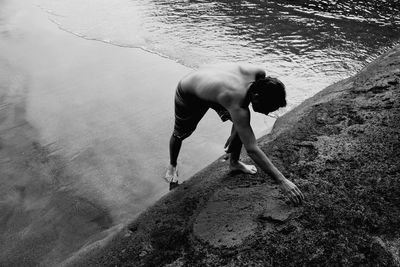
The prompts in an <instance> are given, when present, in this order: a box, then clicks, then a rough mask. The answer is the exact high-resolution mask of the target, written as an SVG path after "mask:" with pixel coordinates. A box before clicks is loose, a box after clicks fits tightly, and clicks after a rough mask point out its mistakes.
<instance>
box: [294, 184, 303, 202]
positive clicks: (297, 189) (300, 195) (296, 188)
mask: <svg viewBox="0 0 400 267" xmlns="http://www.w3.org/2000/svg"><path fill="white" fill-rule="evenodd" d="M294 191H295V192H296V194H297V195H298V196H299V199H300V201H303V200H304V195H303V193H302V192H301V191H300V189H299V188H298V187H295V188H294Z"/></svg>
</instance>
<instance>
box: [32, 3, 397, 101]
mask: <svg viewBox="0 0 400 267" xmlns="http://www.w3.org/2000/svg"><path fill="white" fill-rule="evenodd" d="M395 2H396V1H379V2H376V1H369V0H367V1H357V2H348V3H347V2H340V3H337V1H328V0H326V1H314V0H309V1H268V2H266V1H259V0H253V1H225V0H219V1H205V0H203V1H184V0H174V1H152V0H132V1H127V0H122V1H117V0H110V1H106V0H98V1H96V0H88V1H85V2H84V3H82V2H81V1H78V0H71V1H62V0H53V1H49V0H38V3H39V5H40V6H41V7H42V8H43V9H44V10H46V11H47V12H48V13H49V18H50V19H51V20H52V21H54V22H55V23H57V24H58V25H59V26H60V27H61V28H62V29H64V30H68V31H70V32H73V33H74V34H76V35H79V36H81V37H83V38H88V39H95V40H100V41H103V42H107V43H111V44H115V45H120V46H126V47H140V48H143V49H145V50H147V51H152V52H154V53H158V54H160V55H163V56H166V57H169V58H171V59H173V60H176V61H177V62H180V63H182V64H184V65H186V66H189V67H193V68H196V67H198V66H199V65H202V64H206V63H215V62H221V61H246V62H251V63H255V64H260V65H263V66H265V68H266V70H267V71H268V72H269V73H270V74H272V75H275V76H279V77H280V78H281V79H282V80H283V81H284V82H285V83H286V84H287V88H288V90H289V94H288V95H289V105H290V106H295V105H297V104H299V103H300V102H301V101H303V100H304V99H305V98H307V97H309V96H311V95H313V94H314V93H316V92H317V91H318V90H320V89H322V88H324V87H326V86H328V85H329V84H332V83H333V82H336V81H338V80H340V79H343V78H345V77H348V76H350V75H351V74H353V73H355V72H356V71H357V70H359V69H360V68H362V67H363V66H364V65H365V63H367V62H369V61H371V60H372V59H373V58H374V57H376V56H377V55H378V54H379V53H380V52H381V50H382V49H385V48H387V47H391V46H393V45H394V43H395V42H397V41H398V39H399V32H400V31H399V30H398V29H397V28H398V27H397V26H398V25H400V18H399V16H397V15H398V13H399V7H398V5H396V4H395Z"/></svg>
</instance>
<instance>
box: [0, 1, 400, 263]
mask: <svg viewBox="0 0 400 267" xmlns="http://www.w3.org/2000/svg"><path fill="white" fill-rule="evenodd" d="M4 3H9V5H6V7H7V8H6V9H3V6H2V5H4ZM11 3H12V4H11ZM30 4H32V5H33V8H25V6H28V5H30ZM10 6H11V7H10ZM399 9H400V5H399V2H398V1H254V0H253V1H234V0H233V1H222V0H221V1H191V0H186V1H183V0H182V1H161V0H159V1H150V0H130V1H128V0H85V1H78V0H68V1H65V0H63V1H62V0H32V1H23V0H21V1H19V0H13V1H6V0H3V1H0V79H1V81H2V82H1V83H0V89H2V87H1V86H4V84H11V85H10V86H9V87H10V88H13V90H14V91H15V92H14V94H15V95H14V96H13V99H14V100H13V101H17V100H18V99H22V100H21V101H22V104H23V105H20V106H18V105H17V106H18V108H15V110H14V109H9V110H10V111H9V112H11V113H12V114H13V119H14V121H12V120H10V121H6V124H4V123H3V122H2V120H3V118H2V120H0V133H1V136H2V138H3V137H4V132H5V130H8V129H9V127H11V126H13V125H12V123H24V119H25V117H26V119H27V121H28V122H29V123H30V124H31V125H32V126H33V127H32V128H34V129H35V134H34V137H35V138H37V139H38V140H39V141H40V143H41V144H42V145H45V146H46V147H48V148H49V149H50V151H53V153H54V154H55V155H58V156H60V157H61V158H60V161H61V162H63V163H60V164H66V165H67V166H70V169H72V173H70V171H71V170H65V172H66V173H67V174H65V175H63V176H62V177H63V180H62V181H56V182H55V181H53V180H51V177H52V176H51V175H50V174H49V175H47V176H45V177H39V178H37V177H35V176H34V174H35V173H36V171H37V170H36V169H35V168H34V167H31V168H30V169H29V171H30V173H33V174H32V177H34V178H32V177H29V176H27V175H26V174H25V176H23V177H17V176H18V175H15V177H13V176H9V178H8V179H3V177H2V184H1V186H0V189H1V191H0V192H2V196H1V198H0V211H1V213H0V214H1V215H0V223H1V224H0V230H1V231H2V233H3V234H2V236H1V237H2V238H1V239H0V244H1V245H4V244H8V247H9V248H8V249H7V250H3V251H2V252H1V253H0V263H1V262H2V261H1V260H3V258H2V257H3V256H4V255H7V257H9V256H10V255H12V253H13V251H15V255H12V256H13V259H14V260H15V261H18V260H20V258H21V259H22V258H24V259H25V260H26V262H30V263H34V262H42V263H44V264H45V265H51V264H54V263H57V262H60V261H62V260H64V259H65V258H66V257H69V256H71V255H72V254H73V252H74V251H76V250H78V249H79V248H81V247H82V246H85V245H87V244H90V243H91V242H92V241H94V240H96V239H98V238H101V237H98V236H99V233H102V232H103V236H105V235H107V234H108V233H107V232H106V233H104V230H105V229H109V228H111V227H112V226H114V225H116V224H118V223H120V222H124V221H126V220H127V219H132V218H133V217H135V216H136V215H137V214H138V213H139V212H140V211H142V210H143V209H144V208H145V207H147V206H148V205H150V204H151V203H153V202H154V201H155V200H156V199H157V198H158V197H160V196H161V195H162V194H164V193H165V192H167V186H166V185H165V184H162V183H160V181H159V176H160V174H162V172H163V171H164V167H165V163H166V162H167V157H168V156H167V153H168V147H167V143H168V138H169V135H170V132H171V127H172V111H173V107H172V99H173V91H174V87H175V85H176V81H177V80H178V79H179V77H181V76H182V75H183V74H185V73H187V72H189V71H191V70H192V69H194V68H196V67H198V66H200V65H202V64H208V63H217V62H223V61H235V62H241V61H245V62H250V63H255V64H259V65H261V66H263V67H264V68H265V69H266V70H267V72H268V73H269V74H270V75H272V76H278V77H279V78H280V79H281V80H282V81H283V82H284V83H285V84H286V85H287V90H288V102H289V107H288V108H287V109H285V110H281V111H279V112H277V115H280V114H282V113H283V112H285V111H287V110H289V109H290V108H293V107H294V106H296V105H298V104H299V103H300V102H302V101H303V100H304V99H305V98H307V97H309V96H311V95H313V94H314V93H316V92H317V91H319V90H321V89H323V88H324V87H326V86H328V85H330V84H332V83H334V82H336V81H338V80H341V79H343V78H346V77H348V76H350V75H352V74H354V73H355V72H357V71H358V70H359V69H360V68H362V67H363V66H364V65H365V64H367V63H368V62H370V61H372V60H373V59H374V58H375V57H377V56H378V55H379V54H380V53H382V52H383V51H385V50H387V49H389V48H390V47H393V46H394V45H395V44H398V43H399V40H400V30H399V24H400V16H399ZM49 21H50V22H49ZM60 29H61V30H62V31H60ZM65 32H67V33H68V34H66V33H65ZM76 36H78V37H80V38H77V37H76ZM88 40H94V41H98V42H93V41H88ZM103 43H106V44H107V45H104V44H103ZM129 48H134V49H129ZM137 48H139V49H137ZM138 50H139V51H140V52H138ZM141 50H144V51H148V52H150V53H145V54H144V53H143V52H142V51H141ZM160 58H162V60H160ZM171 60H172V61H174V62H175V63H174V64H172V63H171ZM4 62H6V63H4ZM160 73H162V74H163V75H164V76H163V77H164V78H163V79H164V80H163V81H161V82H160V81H159V80H158V77H159V76H162V75H160ZM12 77H17V78H15V79H14V78H12ZM166 77H168V78H166ZM3 81H4V82H3ZM160 83H161V84H162V87H160ZM4 87H6V86H4ZM16 88H17V89H18V90H17V89H16ZM0 93H1V91H0ZM0 100H1V101H3V97H2V96H1V97H0ZM18 101H19V100H18ZM13 103H14V104H15V103H17V104H18V103H19V102H13ZM154 103H157V105H154ZM0 104H2V103H1V102H0ZM9 106H11V105H3V104H2V105H1V106H0V108H1V110H2V111H4V110H8V107H9ZM7 112H8V111H7ZM253 115H256V114H253ZM1 123H3V124H1ZM272 123H273V120H272V119H264V117H262V116H254V120H253V121H252V124H253V126H254V128H255V131H256V133H257V135H258V136H259V135H261V134H263V133H265V131H266V129H267V128H268V127H270V126H271V124H272ZM24 127H25V126H24ZM26 127H27V126H26ZM209 129H213V131H212V132H211V131H210V130H209ZM229 130H230V125H229V124H221V123H220V122H219V121H218V118H217V117H216V116H215V115H211V114H207V117H206V118H205V119H204V121H202V122H201V124H200V125H199V129H198V132H196V133H195V134H194V136H193V137H192V138H191V139H190V140H187V141H186V142H185V145H184V147H183V151H182V154H181V156H180V162H181V166H182V172H181V174H182V176H183V179H185V178H184V177H186V176H189V175H190V174H193V173H194V172H195V171H197V170H199V169H200V168H202V167H203V166H205V165H206V164H208V163H210V162H212V161H213V160H214V159H215V158H216V157H217V156H219V155H221V154H222V145H223V143H224V141H225V139H224V138H225V137H226V135H227V133H228V132H229ZM29 131H34V130H32V129H31V128H29ZM21 132H22V130H21ZM6 137H7V136H6ZM7 138H14V137H7ZM19 138H20V139H18V142H20V143H23V140H24V137H23V136H22V137H19ZM5 140H7V139H5ZM5 151H6V149H3V150H0V158H1V157H3V156H4V155H3V154H4V153H6V152H5ZM2 153H3V154H2ZM6 156H8V155H6ZM10 157H11V156H10ZM194 159H195V160H194ZM4 162H6V161H4ZM4 162H1V164H4ZM1 166H2V168H1V169H0V174H4V173H6V168H5V167H4V166H6V165H1ZM4 170H5V171H4ZM8 175H9V174H8ZM49 177H50V178H49ZM11 178H13V179H11ZM8 225H13V227H8ZM111 231H113V230H111ZM4 233H7V235H6V234H4ZM35 243H36V244H40V246H36V247H35V246H33V245H32V244H35ZM32 247H35V249H32ZM28 249H31V250H30V251H28ZM32 251H33V252H32ZM24 253H25V254H24ZM29 253H30V255H29V257H28V256H27V255H28V254H29ZM22 255H24V257H22ZM0 265H1V264H0ZM31 265H32V264H31Z"/></svg>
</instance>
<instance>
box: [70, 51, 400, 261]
mask: <svg viewBox="0 0 400 267" xmlns="http://www.w3.org/2000/svg"><path fill="white" fill-rule="evenodd" d="M399 98H400V47H396V48H394V49H393V50H391V51H390V52H388V53H386V54H384V55H383V56H381V57H380V58H378V59H377V60H376V61H375V62H373V63H372V64H370V65H368V66H367V67H365V68H364V69H363V70H362V71H360V72H359V74H357V75H355V76H354V77H351V78H349V79H346V80H343V81H341V82H339V83H336V84H334V85H332V86H329V87H327V88H326V89H324V90H323V91H321V92H320V93H318V94H317V95H315V96H314V97H312V98H310V99H308V100H307V101H305V102H304V103H302V104H301V105H300V106H298V107H297V108H295V109H294V110H292V111H290V112H289V113H287V114H286V115H284V116H283V117H281V118H280V119H279V120H278V121H277V122H276V124H275V126H274V129H273V131H272V133H271V134H269V135H267V136H264V137H263V138H261V139H260V140H259V145H260V147H261V148H262V150H263V151H265V153H266V154H267V155H269V157H270V158H271V160H272V161H273V162H274V163H275V164H276V165H277V167H278V168H279V169H280V170H281V171H282V172H283V173H284V174H285V175H286V176H287V177H288V178H290V179H291V180H292V181H294V182H295V183H296V184H297V185H298V186H299V188H300V189H301V190H302V191H303V193H304V194H305V196H306V202H305V203H304V204H303V205H302V206H300V207H293V206H291V205H290V204H287V203H286V202H285V198H284V196H282V194H281V193H280V191H279V189H278V188H277V185H274V184H273V183H272V182H271V179H270V178H269V177H268V176H267V175H266V174H264V173H262V172H260V173H259V174H257V175H254V176H250V175H244V174H232V173H229V172H228V166H227V165H226V163H223V162H221V161H220V160H217V161H216V162H214V163H213V164H211V165H209V166H208V167H206V168H205V169H203V170H202V171H200V172H199V173H197V174H196V175H194V176H193V177H192V178H191V179H190V180H189V181H187V182H185V183H184V184H182V185H181V186H180V187H178V188H177V189H176V190H174V191H172V192H171V193H169V194H168V195H166V196H165V197H163V198H162V199H161V200H159V201H158V202H157V203H156V204H155V205H153V206H152V207H151V208H149V209H148V210H147V211H146V212H144V213H143V214H141V216H140V217H139V218H138V219H136V220H135V221H134V222H132V223H131V224H130V225H129V227H127V228H126V229H124V230H123V231H122V232H121V233H120V235H118V236H117V237H115V239H114V240H112V241H111V242H109V243H108V244H107V245H105V246H103V247H101V248H98V249H97V250H92V251H90V252H88V253H84V254H81V256H79V257H76V258H71V259H70V261H69V264H71V265H74V266H165V265H168V266H294V265H295V266H317V265H318V266H321V265H322V266H328V265H329V266H353V265H372V266H378V265H379V266H399V265H400V261H399V248H400V228H399V225H400V194H399V192H400V164H399V162H400V142H399V140H400V104H399V103H400V101H399ZM193 160H195V159H193ZM244 160H245V161H249V158H248V157H246V156H244Z"/></svg>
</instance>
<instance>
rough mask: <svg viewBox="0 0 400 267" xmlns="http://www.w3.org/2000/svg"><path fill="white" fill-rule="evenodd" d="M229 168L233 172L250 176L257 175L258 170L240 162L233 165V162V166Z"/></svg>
mask: <svg viewBox="0 0 400 267" xmlns="http://www.w3.org/2000/svg"><path fill="white" fill-rule="evenodd" d="M229 167H230V169H231V171H241V172H244V173H248V174H255V173H257V168H256V166H254V165H247V164H244V163H243V162H241V161H238V162H236V163H232V162H231V164H230V166H229Z"/></svg>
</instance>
